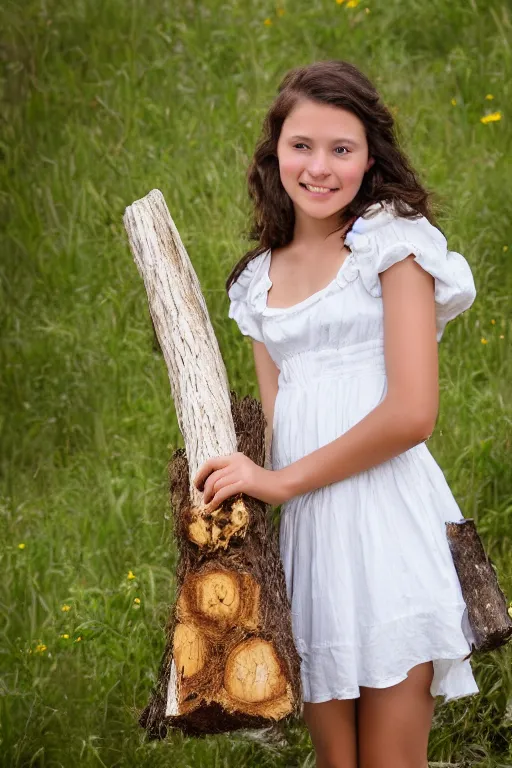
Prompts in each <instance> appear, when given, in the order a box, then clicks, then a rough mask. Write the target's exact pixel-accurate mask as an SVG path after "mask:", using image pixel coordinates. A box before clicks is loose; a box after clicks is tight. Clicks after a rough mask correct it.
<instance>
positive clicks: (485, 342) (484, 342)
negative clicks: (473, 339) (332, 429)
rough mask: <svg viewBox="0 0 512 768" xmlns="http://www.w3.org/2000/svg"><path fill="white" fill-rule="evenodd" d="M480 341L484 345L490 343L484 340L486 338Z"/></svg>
mask: <svg viewBox="0 0 512 768" xmlns="http://www.w3.org/2000/svg"><path fill="white" fill-rule="evenodd" d="M480 341H481V342H482V344H487V343H488V341H487V339H484V338H482V339H480Z"/></svg>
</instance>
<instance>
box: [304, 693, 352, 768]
mask: <svg viewBox="0 0 512 768" xmlns="http://www.w3.org/2000/svg"><path fill="white" fill-rule="evenodd" d="M355 702H356V699H331V701H324V702H321V703H320V704H312V703H311V702H304V711H303V717H304V721H305V723H306V726H307V729H308V731H309V734H310V736H311V741H312V742H313V746H314V748H315V754H316V766H317V768H357V735H356V705H355Z"/></svg>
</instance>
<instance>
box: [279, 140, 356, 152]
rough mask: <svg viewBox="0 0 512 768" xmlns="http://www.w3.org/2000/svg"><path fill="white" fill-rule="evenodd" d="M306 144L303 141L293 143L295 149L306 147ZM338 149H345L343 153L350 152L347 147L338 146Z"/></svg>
mask: <svg viewBox="0 0 512 768" xmlns="http://www.w3.org/2000/svg"><path fill="white" fill-rule="evenodd" d="M306 146H307V144H304V143H303V142H299V143H298V144H294V145H293V147H294V149H295V147H306ZM336 149H344V150H345V152H343V154H346V152H348V150H347V148H346V147H336ZM339 154H341V153H339Z"/></svg>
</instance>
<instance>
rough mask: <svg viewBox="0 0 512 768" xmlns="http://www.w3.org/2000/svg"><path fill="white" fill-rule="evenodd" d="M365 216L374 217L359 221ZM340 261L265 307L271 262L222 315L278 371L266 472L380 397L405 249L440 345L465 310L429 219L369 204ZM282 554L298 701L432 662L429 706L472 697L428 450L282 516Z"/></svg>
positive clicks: (312, 446)
mask: <svg viewBox="0 0 512 768" xmlns="http://www.w3.org/2000/svg"><path fill="white" fill-rule="evenodd" d="M372 212H376V215H374V217H373V218H370V217H368V218H367V215H368V213H372ZM345 242H346V245H347V246H348V247H349V249H350V254H349V255H348V256H347V258H346V259H345V261H344V263H343V265H342V266H341V268H340V270H339V272H338V274H337V276H336V278H335V279H334V280H333V281H332V282H331V283H330V284H329V285H328V286H327V287H326V288H323V289H322V290H320V291H317V292H316V293H314V294H313V295H312V296H309V297H308V298H307V299H305V300H304V301H301V302H299V303H298V304H295V305H293V306H291V307H287V308H285V309H282V308H281V309H278V308H269V307H267V292H268V290H269V288H270V287H271V285H272V283H271V281H270V278H269V275H268V270H269V263H270V251H265V252H264V253H262V254H260V255H259V256H257V257H256V258H255V259H253V260H252V261H251V262H249V264H248V265H247V266H246V267H245V269H244V270H243V272H242V273H241V274H240V276H239V278H238V280H237V281H236V282H235V283H234V284H233V285H232V286H231V288H230V291H229V297H230V300H231V304H230V310H229V316H230V317H231V318H233V319H235V320H236V322H237V324H238V326H239V328H240V330H241V332H242V333H243V334H244V335H248V336H250V337H252V338H253V339H256V340H257V341H262V342H264V343H265V346H266V348H267V349H268V352H269V354H270V355H271V357H272V359H273V360H274V361H275V363H276V365H277V367H278V368H279V369H280V373H279V390H278V394H277V399H276V403H275V411H274V424H273V439H272V457H271V461H272V468H273V469H279V468H281V467H285V466H287V465H288V464H290V463H292V462H294V461H297V460H298V459H300V458H302V457H303V456H305V455H307V454H309V453H311V452H312V451H315V450H316V449H317V448H320V447H321V446H324V445H326V444H327V443H329V442H331V441H332V440H335V439H336V438H337V437H339V436H340V435H342V434H343V433H344V432H346V431H347V430H348V429H350V428H351V427H352V426H353V425H354V424H356V423H357V422H358V421H360V420H361V419H362V418H363V417H364V416H366V415H367V414H368V413H369V412H370V411H371V410H373V409H374V408H375V407H376V406H377V405H378V404H379V403H380V402H381V400H382V399H383V397H384V395H385V393H386V388H387V387H386V368H385V360H384V349H383V334H384V331H383V301H382V294H381V284H380V279H379V276H378V275H379V272H382V271H384V270H385V269H387V268H388V267H390V266H391V265H392V264H394V263H396V262H398V261H401V260H402V259H405V258H406V257H407V256H408V255H409V254H411V253H412V254H414V256H415V260H416V261H417V262H418V263H419V264H420V265H421V267H422V268H423V269H425V270H426V271H427V272H429V273H430V274H431V275H433V276H434V278H435V301H436V315H437V340H438V341H440V340H441V336H442V334H443V331H444V327H445V325H446V323H447V322H448V321H449V320H451V319H452V318H454V317H455V316H456V315H458V314H460V313H461V312H463V311H464V310H466V309H468V307H470V306H471V304H472V303H473V301H474V299H475V296H476V290H475V284H474V281H473V276H472V273H471V269H470V267H469V265H468V263H467V261H466V259H465V258H464V257H463V256H462V255H461V254H459V253H456V252H454V251H449V250H447V242H446V239H445V237H444V236H443V234H442V233H441V232H440V231H439V229H437V228H436V227H434V226H432V225H431V224H430V223H429V222H428V220H427V219H426V218H424V217H422V218H420V219H417V220H409V219H406V218H404V217H398V216H397V215H396V214H395V212H394V209H393V208H392V207H391V206H390V205H385V206H384V208H381V207H380V205H379V204H374V205H372V206H370V208H369V209H368V210H367V212H366V213H365V215H364V216H363V217H359V218H358V219H357V220H356V222H355V223H354V225H353V227H352V230H351V231H350V232H349V233H348V235H347V237H346V240H345ZM281 512H282V515H281V522H280V552H281V558H282V562H283V567H284V572H285V576H286V584H287V591H288V597H289V600H290V604H291V614H292V627H293V636H294V640H295V644H296V647H297V650H298V652H299V655H300V657H301V679H302V685H303V696H304V701H308V702H322V701H328V700H329V699H351V698H357V697H358V696H359V695H360V691H359V686H360V685H363V686H369V687H372V688H386V687H388V686H391V685H395V684H396V683H399V682H400V681H402V680H404V679H405V678H406V677H407V672H408V670H410V669H411V668H412V667H413V666H415V665H416V664H419V663H421V662H425V661H429V660H432V661H433V663H434V678H433V682H432V686H431V689H430V690H431V693H432V695H433V696H442V697H444V701H445V702H446V701H450V700H451V699H457V698H460V697H462V696H467V695H470V694H475V693H478V692H479V689H478V686H477V684H476V681H475V678H474V676H473V671H472V667H471V659H467V658H465V657H466V656H467V655H468V653H469V652H470V650H471V646H470V642H471V641H472V640H473V635H472V632H471V629H470V626H469V623H468V619H467V608H466V604H465V602H464V599H463V597H462V593H461V589H460V583H459V580H458V577H457V573H456V571H455V567H454V565H453V561H452V556H451V553H450V550H449V547H448V541H447V538H446V532H445V525H444V523H445V521H448V520H452V521H454V520H461V519H463V516H462V514H461V511H460V509H459V507H458V505H457V503H456V501H455V499H454V497H453V495H452V493H451V491H450V488H449V486H448V484H447V482H446V479H445V477H444V474H443V472H442V470H441V469H440V467H439V465H438V464H437V463H436V461H435V459H434V458H433V456H432V454H431V453H430V451H429V449H428V448H427V445H426V443H425V442H422V443H420V444H418V445H415V446H414V447H412V448H411V449H409V450H407V451H405V452H404V453H402V454H400V455H399V456H396V457H394V458H392V459H390V460H388V461H385V462H383V463H381V464H379V465H377V466H375V467H372V468H370V469H369V470H366V471H363V472H360V473H358V474H356V475H353V476H351V477H349V478H347V479H345V480H342V481H340V482H336V483H333V484H331V485H328V486H325V487H323V488H320V489H317V490H314V491H312V492H309V493H305V494H303V495H300V496H296V497H294V498H292V499H290V500H289V501H287V502H286V503H284V504H283V505H282V507H281Z"/></svg>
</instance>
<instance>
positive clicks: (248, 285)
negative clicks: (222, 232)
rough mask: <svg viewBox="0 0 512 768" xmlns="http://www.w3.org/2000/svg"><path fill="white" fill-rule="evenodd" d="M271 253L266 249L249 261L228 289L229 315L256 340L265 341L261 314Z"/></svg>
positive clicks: (246, 333) (244, 331)
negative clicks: (267, 264) (268, 259)
mask: <svg viewBox="0 0 512 768" xmlns="http://www.w3.org/2000/svg"><path fill="white" fill-rule="evenodd" d="M269 254H270V251H269V250H265V251H262V252H261V253H259V254H258V255H257V256H255V257H254V258H252V259H251V260H250V261H248V262H247V264H246V265H245V267H244V268H243V269H242V271H241V272H240V274H239V275H238V277H237V278H236V280H235V281H234V282H233V283H232V284H231V286H230V288H229V291H228V296H229V300H230V306H229V317H230V318H232V319H233V320H235V321H236V322H237V324H238V326H239V328H240V330H241V332H242V333H243V334H244V335H245V336H250V337H252V338H253V339H255V340H256V341H263V336H262V333H261V318H260V315H261V310H262V308H263V306H264V302H265V296H266V291H267V290H268V287H269V286H268V272H267V269H266V263H267V258H268V256H269Z"/></svg>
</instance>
